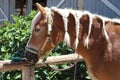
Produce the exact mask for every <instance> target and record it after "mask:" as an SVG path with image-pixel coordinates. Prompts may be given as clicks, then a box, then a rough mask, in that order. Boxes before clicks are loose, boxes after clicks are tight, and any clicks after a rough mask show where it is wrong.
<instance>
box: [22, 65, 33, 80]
mask: <svg viewBox="0 0 120 80" xmlns="http://www.w3.org/2000/svg"><path fill="white" fill-rule="evenodd" d="M34 68H35V66H34V65H29V66H25V67H24V68H23V69H22V80H35V76H34Z"/></svg>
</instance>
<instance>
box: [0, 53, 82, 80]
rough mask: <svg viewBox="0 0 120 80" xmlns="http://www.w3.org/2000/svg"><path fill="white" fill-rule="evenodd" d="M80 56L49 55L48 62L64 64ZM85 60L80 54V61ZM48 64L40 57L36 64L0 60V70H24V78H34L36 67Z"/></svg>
mask: <svg viewBox="0 0 120 80" xmlns="http://www.w3.org/2000/svg"><path fill="white" fill-rule="evenodd" d="M77 58H78V55H77V54H69V55H62V56H52V57H48V58H47V60H46V63H49V64H64V63H70V62H73V61H75V60H76V59H77ZM80 60H83V58H82V57H81V56H79V61H80ZM41 66H46V65H45V64H44V63H43V62H42V59H40V60H39V61H38V62H37V63H36V64H35V65H30V64H29V63H27V62H25V61H24V62H12V61H11V60H6V61H0V72H3V71H10V70H22V80H34V68H35V67H41Z"/></svg>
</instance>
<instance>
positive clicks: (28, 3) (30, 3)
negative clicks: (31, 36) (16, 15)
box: [26, 0, 33, 15]
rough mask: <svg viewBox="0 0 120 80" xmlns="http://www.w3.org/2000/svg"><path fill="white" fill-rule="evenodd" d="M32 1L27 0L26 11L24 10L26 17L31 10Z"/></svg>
mask: <svg viewBox="0 0 120 80" xmlns="http://www.w3.org/2000/svg"><path fill="white" fill-rule="evenodd" d="M32 1H33V0H27V9H26V15H28V14H29V13H30V12H31V10H32Z"/></svg>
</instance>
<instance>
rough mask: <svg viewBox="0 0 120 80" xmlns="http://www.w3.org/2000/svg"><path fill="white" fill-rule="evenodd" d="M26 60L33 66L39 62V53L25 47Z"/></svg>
mask: <svg viewBox="0 0 120 80" xmlns="http://www.w3.org/2000/svg"><path fill="white" fill-rule="evenodd" d="M25 58H26V59H27V61H28V62H29V63H31V64H35V63H36V62H37V61H38V60H39V56H38V51H37V50H35V49H32V48H29V47H27V46H26V47H25Z"/></svg>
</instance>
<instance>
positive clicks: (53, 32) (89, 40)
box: [25, 3, 120, 80]
mask: <svg viewBox="0 0 120 80" xmlns="http://www.w3.org/2000/svg"><path fill="white" fill-rule="evenodd" d="M37 7H38V9H39V12H38V13H37V14H36V15H35V17H34V18H33V20H32V23H31V36H30V38H29V41H28V43H27V45H26V47H25V49H26V51H25V56H26V58H27V60H28V61H29V62H31V63H36V62H37V61H38V59H39V57H41V56H43V55H45V54H46V53H47V52H48V51H50V50H51V49H53V48H54V47H55V45H56V44H58V43H59V42H61V41H63V42H65V43H66V44H67V45H69V46H70V47H71V48H73V49H74V50H75V51H76V52H77V53H78V54H80V55H81V56H82V57H83V58H84V60H85V62H86V65H87V70H88V72H89V75H90V77H91V79H92V80H120V49H119V47H120V20H118V19H110V18H106V17H102V16H99V15H96V14H91V13H90V12H87V11H77V10H69V9H58V8H55V7H52V8H44V7H42V6H41V5H40V4H38V3H37Z"/></svg>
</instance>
